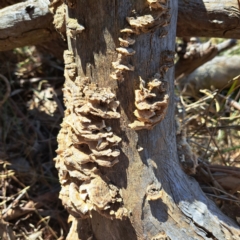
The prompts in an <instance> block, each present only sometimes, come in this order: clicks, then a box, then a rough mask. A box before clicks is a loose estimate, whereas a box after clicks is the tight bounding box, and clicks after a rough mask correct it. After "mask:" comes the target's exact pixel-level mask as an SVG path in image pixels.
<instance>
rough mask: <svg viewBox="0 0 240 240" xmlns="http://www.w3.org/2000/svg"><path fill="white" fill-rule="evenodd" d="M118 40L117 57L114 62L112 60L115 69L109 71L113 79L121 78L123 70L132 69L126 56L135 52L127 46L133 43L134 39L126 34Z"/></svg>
mask: <svg viewBox="0 0 240 240" xmlns="http://www.w3.org/2000/svg"><path fill="white" fill-rule="evenodd" d="M118 40H119V42H120V47H119V48H116V51H117V52H118V58H117V61H116V62H112V66H113V68H114V69H115V71H114V72H112V73H111V75H110V77H112V78H113V79H115V80H123V79H124V78H123V72H124V71H134V66H132V65H131V64H129V63H128V61H129V59H128V57H129V56H132V55H134V54H135V51H134V50H133V49H132V48H131V47H129V46H130V45H133V44H134V43H135V40H134V39H132V38H130V37H129V36H128V34H126V35H125V36H124V37H123V38H118Z"/></svg>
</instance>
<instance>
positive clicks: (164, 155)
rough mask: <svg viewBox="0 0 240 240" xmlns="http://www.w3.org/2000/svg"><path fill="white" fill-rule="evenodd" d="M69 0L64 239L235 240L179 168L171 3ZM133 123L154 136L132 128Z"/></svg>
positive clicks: (60, 164) (62, 162)
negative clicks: (66, 225)
mask: <svg viewBox="0 0 240 240" xmlns="http://www.w3.org/2000/svg"><path fill="white" fill-rule="evenodd" d="M66 2H67V3H68V5H69V7H68V10H67V14H66V17H67V18H66V29H67V38H68V46H69V50H68V51H67V52H65V77H66V83H65V87H64V98H65V104H66V107H67V109H66V111H65V118H64V120H63V123H62V129H61V131H60V134H59V136H58V142H59V149H58V150H57V153H58V156H57V158H56V159H55V161H56V167H57V168H58V171H59V177H60V182H61V185H62V190H61V194H60V196H61V198H62V200H63V204H64V205H65V206H66V207H67V209H68V210H69V212H70V214H71V215H72V227H71V230H70V232H69V235H68V238H67V239H69V240H70V239H82V240H85V239H97V240H101V239H102V240H113V239H114V240H115V239H116V240H122V239H129V240H130V239H131V240H134V239H152V240H153V239H238V238H239V237H240V231H239V228H238V226H237V224H236V223H235V222H233V221H232V220H230V219H229V218H227V217H226V216H225V215H223V214H222V213H221V211H220V210H219V209H218V208H217V207H216V206H215V204H214V203H213V202H212V201H210V200H209V199H208V198H206V196H205V195H204V194H203V192H202V191H201V189H200V187H199V185H198V184H197V183H196V181H195V180H194V179H192V178H190V177H189V176H187V175H186V174H185V173H184V172H183V171H182V170H181V167H180V164H179V162H178V156H177V146H176V145H177V143H176V129H175V121H174V91H173V89H174V71H173V68H172V67H171V66H172V65H173V64H172V51H174V48H175V32H176V21H177V1H167V0H166V1H157V0H148V1H146V0H139V1H135V0H126V1H110V0H101V1H80V0H79V1H66ZM168 10H169V12H168ZM169 14H170V16H169ZM153 16H154V17H153ZM169 19H171V21H169ZM129 38H130V39H129ZM132 40H134V41H132ZM130 43H132V45H133V46H131V44H130ZM124 44H125V45H124ZM129 45H130V46H129ZM156 74H157V75H156ZM162 82H166V83H167V84H166V85H168V86H167V90H166V88H165V84H164V88H163V89H162V86H161V85H162ZM139 92H140V95H142V96H143V98H142V99H141V98H140V100H141V101H142V102H141V101H140V102H141V103H142V105H143V106H145V108H144V113H145V114H146V115H144V116H143V112H141V107H140V106H139V105H138V103H139V101H138V100H139V99H138V100H137V96H138V95H137V93H139ZM105 93H106V94H105ZM134 93H135V94H134ZM145 94H146V95H145ZM166 95H167V96H169V100H168V97H166ZM147 98H149V99H151V100H152V101H145V100H146V99H147ZM164 101H168V102H167V104H165V102H164ZM151 104H152V106H154V107H151V106H149V105H151ZM159 105H161V106H164V107H167V108H166V109H165V110H164V111H163V112H160V109H159V108H158V106H159ZM136 109H137V110H138V111H137V112H136ZM139 111H140V112H139ZM150 113H151V114H152V115H151V114H150ZM141 114H142V115H141ZM165 114H166V115H165ZM140 115H141V116H140ZM94 116H95V117H94ZM111 116H112V117H111ZM139 116H140V117H139ZM154 116H157V118H155V117H154ZM161 117H164V119H162V118H161ZM136 118H137V120H138V121H140V122H143V124H142V125H141V126H143V128H147V129H151V128H153V127H154V129H153V130H146V129H144V130H143V129H142V128H141V130H138V129H137V130H133V129H136V128H134V127H132V128H133V129H131V128H130V127H131V125H129V124H131V123H133V122H134V121H135V120H136ZM158 120H159V121H158ZM101 123H102V125H101ZM103 123H104V124H103ZM157 123H158V124H157ZM138 124H139V123H138ZM146 124H152V125H151V126H150V127H149V125H147V127H146ZM129 126H130V127H129ZM148 127H149V128H148ZM93 130H94V131H93ZM110 132H111V134H110V135H111V136H110V135H109V136H108V135H107V133H110ZM100 134H101V135H100ZM90 135H91V136H90ZM99 136H101V137H99ZM114 136H115V137H114ZM113 138H114V139H115V140H114V139H113ZM119 138H121V139H119ZM96 139H97V141H96ZM114 141H115V142H114ZM113 145H115V147H114V146H113ZM100 146H101V147H100ZM100 148H101V149H102V150H103V149H107V150H108V151H102V150H101V151H100ZM119 150H120V152H119ZM100 152H101V153H100ZM119 153H120V154H119ZM99 156H101V158H100V157H99ZM117 159H118V162H117Z"/></svg>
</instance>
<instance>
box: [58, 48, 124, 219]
mask: <svg viewBox="0 0 240 240" xmlns="http://www.w3.org/2000/svg"><path fill="white" fill-rule="evenodd" d="M64 60H65V64H66V69H67V70H68V69H71V68H67V66H68V65H69V64H70V65H71V64H73V63H74V57H73V54H72V53H71V52H70V51H65V53H64ZM71 66H72V65H71ZM67 74H68V72H67V73H66V75H67ZM63 92H64V101H65V105H66V108H67V109H66V110H65V117H64V119H63V123H62V125H61V126H62V128H61V130H60V133H59V135H58V138H57V140H58V144H59V147H58V149H57V151H56V152H57V157H56V158H55V163H56V168H57V169H58V172H59V179H60V183H61V186H62V189H61V192H60V198H61V199H62V202H63V205H64V206H65V207H66V208H67V209H68V211H69V213H70V214H71V215H73V216H74V217H76V218H79V217H81V218H85V217H89V216H91V211H92V210H95V211H98V212H99V213H100V214H102V215H104V216H107V217H109V218H119V219H122V218H124V217H126V216H127V213H128V212H127V210H126V209H125V208H124V207H123V202H122V201H123V200H122V197H121V194H120V190H119V189H118V188H117V187H116V186H114V185H113V184H112V183H111V182H110V181H109V180H108V179H106V177H104V176H102V174H101V170H100V168H101V167H107V168H110V167H112V166H113V165H115V164H116V163H118V161H119V160H118V157H119V155H120V151H119V149H118V144H119V143H120V141H121V138H120V137H118V136H117V135H115V134H114V132H113V130H112V128H111V126H109V123H108V122H109V121H108V120H112V119H118V118H120V114H119V113H118V112H117V108H118V106H119V102H118V101H116V97H115V94H113V93H112V92H111V89H110V88H100V87H98V86H97V85H96V84H94V83H91V82H90V81H89V79H88V78H81V77H76V78H74V81H72V79H71V78H68V77H66V82H65V85H64V89H63Z"/></svg>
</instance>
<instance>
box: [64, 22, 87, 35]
mask: <svg viewBox="0 0 240 240" xmlns="http://www.w3.org/2000/svg"><path fill="white" fill-rule="evenodd" d="M66 26H67V35H68V36H70V37H71V38H76V35H77V34H80V33H81V32H82V31H83V30H84V29H85V28H84V27H83V26H82V25H80V24H79V23H78V21H77V19H75V18H68V19H67V23H66Z"/></svg>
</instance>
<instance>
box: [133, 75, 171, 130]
mask: <svg viewBox="0 0 240 240" xmlns="http://www.w3.org/2000/svg"><path fill="white" fill-rule="evenodd" d="M145 85H146V84H145V82H144V81H143V80H142V79H141V77H140V89H137V90H135V106H136V110H135V111H134V115H135V116H136V117H137V120H135V121H134V122H133V123H131V124H129V127H130V128H132V129H133V130H141V129H148V130H151V129H152V128H153V127H154V126H155V125H156V124H158V123H159V122H161V121H162V120H163V119H164V117H165V115H166V112H167V107H168V102H169V95H168V93H167V88H166V82H163V81H161V80H160V74H155V76H154V78H153V79H152V80H151V81H149V83H148V84H147V85H148V87H145Z"/></svg>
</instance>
